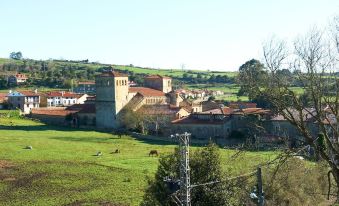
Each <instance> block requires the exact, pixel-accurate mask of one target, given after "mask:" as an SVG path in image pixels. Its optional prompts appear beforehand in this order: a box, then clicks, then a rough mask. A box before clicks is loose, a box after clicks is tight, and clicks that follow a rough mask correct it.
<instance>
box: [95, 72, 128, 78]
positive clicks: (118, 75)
mask: <svg viewBox="0 0 339 206" xmlns="http://www.w3.org/2000/svg"><path fill="white" fill-rule="evenodd" d="M98 76H100V77H128V75H127V74H123V73H120V72H116V71H106V72H102V73H101V74H99V75H98Z"/></svg>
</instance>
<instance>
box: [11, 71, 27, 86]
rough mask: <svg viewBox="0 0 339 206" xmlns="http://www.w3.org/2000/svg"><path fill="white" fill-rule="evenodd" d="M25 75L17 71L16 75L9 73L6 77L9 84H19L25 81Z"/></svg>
mask: <svg viewBox="0 0 339 206" xmlns="http://www.w3.org/2000/svg"><path fill="white" fill-rule="evenodd" d="M27 79H28V78H27V76H26V75H25V74H22V73H17V74H16V75H11V76H9V77H8V84H9V85H19V84H22V83H25V82H26V81H27Z"/></svg>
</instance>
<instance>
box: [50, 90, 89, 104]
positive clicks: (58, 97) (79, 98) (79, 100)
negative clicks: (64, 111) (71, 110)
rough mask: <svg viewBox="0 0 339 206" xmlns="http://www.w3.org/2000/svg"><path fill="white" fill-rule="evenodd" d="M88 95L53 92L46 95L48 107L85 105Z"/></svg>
mask: <svg viewBox="0 0 339 206" xmlns="http://www.w3.org/2000/svg"><path fill="white" fill-rule="evenodd" d="M87 96H88V95H87V94H76V93H73V92H65V91H52V92H48V93H45V97H46V101H47V104H46V106H47V107H65V106H71V105H73V104H83V103H84V102H85V101H86V100H87Z"/></svg>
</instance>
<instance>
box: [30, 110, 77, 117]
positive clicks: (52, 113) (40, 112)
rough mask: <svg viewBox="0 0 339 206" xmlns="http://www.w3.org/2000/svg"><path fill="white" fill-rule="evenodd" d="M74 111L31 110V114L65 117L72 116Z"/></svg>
mask: <svg viewBox="0 0 339 206" xmlns="http://www.w3.org/2000/svg"><path fill="white" fill-rule="evenodd" d="M75 112H77V111H76V110H65V109H32V114H38V115H49V116H67V115H68V114H73V113H75Z"/></svg>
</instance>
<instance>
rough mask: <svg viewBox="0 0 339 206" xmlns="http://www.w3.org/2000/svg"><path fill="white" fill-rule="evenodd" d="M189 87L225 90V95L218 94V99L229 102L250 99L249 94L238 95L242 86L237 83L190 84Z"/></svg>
mask: <svg viewBox="0 0 339 206" xmlns="http://www.w3.org/2000/svg"><path fill="white" fill-rule="evenodd" d="M187 88H188V89H208V90H213V91H223V92H224V95H220V96H216V98H215V99H216V100H222V101H227V102H236V101H238V100H240V101H248V100H249V99H248V97H247V96H239V97H238V96H237V93H238V91H239V89H240V86H239V85H237V84H189V85H187Z"/></svg>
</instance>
